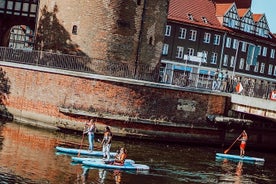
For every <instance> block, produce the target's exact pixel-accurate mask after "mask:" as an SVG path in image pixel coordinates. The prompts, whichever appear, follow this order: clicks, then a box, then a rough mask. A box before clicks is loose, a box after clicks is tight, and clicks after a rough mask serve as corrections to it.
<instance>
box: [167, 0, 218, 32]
mask: <svg viewBox="0 0 276 184" xmlns="http://www.w3.org/2000/svg"><path fill="white" fill-rule="evenodd" d="M188 14H191V15H192V16H193V19H194V20H189V18H188ZM202 17H205V18H206V19H207V21H208V23H204V22H203V20H202ZM168 19H169V20H174V21H180V22H186V23H191V24H197V25H203V26H207V27H216V28H218V27H221V28H222V26H221V24H220V23H219V21H218V19H217V17H216V7H215V5H214V3H213V2H212V1H210V0H170V4H169V11H168Z"/></svg>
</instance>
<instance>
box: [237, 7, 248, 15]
mask: <svg viewBox="0 0 276 184" xmlns="http://www.w3.org/2000/svg"><path fill="white" fill-rule="evenodd" d="M248 10H249V9H248V8H240V9H238V15H239V16H240V17H243V16H244V15H245V13H247V11H248Z"/></svg>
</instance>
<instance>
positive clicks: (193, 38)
mask: <svg viewBox="0 0 276 184" xmlns="http://www.w3.org/2000/svg"><path fill="white" fill-rule="evenodd" d="M196 34H197V31H196V30H191V31H190V38H189V40H191V41H196Z"/></svg>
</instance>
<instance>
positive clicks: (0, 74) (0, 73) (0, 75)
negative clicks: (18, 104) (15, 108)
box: [0, 68, 13, 121]
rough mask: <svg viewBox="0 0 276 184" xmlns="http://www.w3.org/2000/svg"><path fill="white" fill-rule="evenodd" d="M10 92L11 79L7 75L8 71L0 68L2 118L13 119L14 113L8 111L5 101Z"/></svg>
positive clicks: (0, 114) (0, 113)
mask: <svg viewBox="0 0 276 184" xmlns="http://www.w3.org/2000/svg"><path fill="white" fill-rule="evenodd" d="M8 94H10V80H9V79H8V78H7V77H6V72H5V71H4V70H3V69H2V68H0V117H1V120H7V121H9V120H13V115H12V114H11V113H10V112H8V109H7V108H6V106H5V102H6V100H7V98H8Z"/></svg>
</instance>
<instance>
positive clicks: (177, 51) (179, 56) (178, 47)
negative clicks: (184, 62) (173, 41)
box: [176, 46, 184, 59]
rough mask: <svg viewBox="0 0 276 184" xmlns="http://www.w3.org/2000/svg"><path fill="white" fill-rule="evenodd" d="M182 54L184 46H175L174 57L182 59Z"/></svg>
mask: <svg viewBox="0 0 276 184" xmlns="http://www.w3.org/2000/svg"><path fill="white" fill-rule="evenodd" d="M183 55H184V47H180V46H177V48H176V58H178V59H182V58H183Z"/></svg>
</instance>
